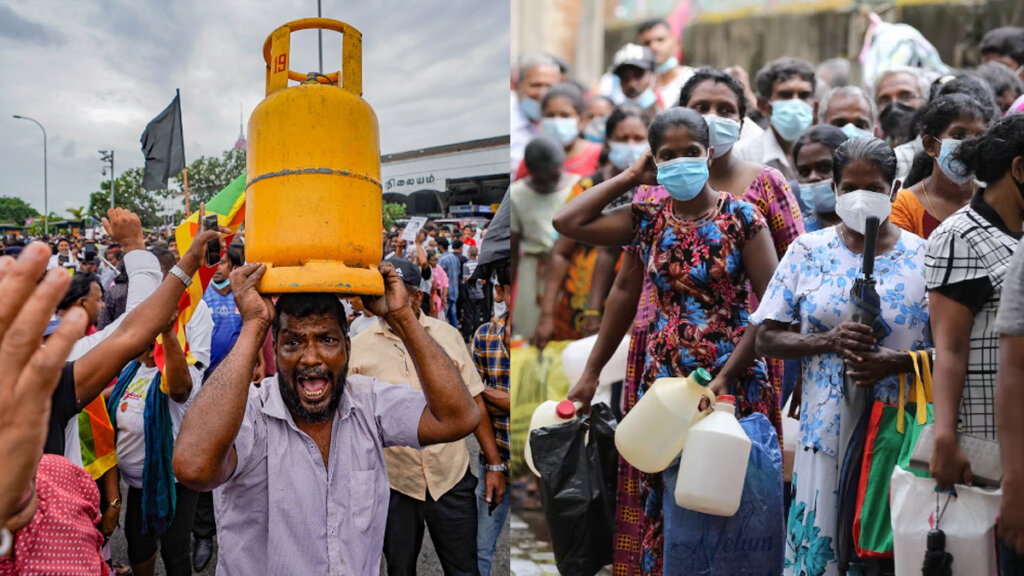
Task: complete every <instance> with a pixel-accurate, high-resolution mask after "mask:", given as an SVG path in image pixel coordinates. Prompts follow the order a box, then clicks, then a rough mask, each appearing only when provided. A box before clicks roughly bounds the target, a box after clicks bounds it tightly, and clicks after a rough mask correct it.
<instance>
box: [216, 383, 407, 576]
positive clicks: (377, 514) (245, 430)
mask: <svg viewBox="0 0 1024 576" xmlns="http://www.w3.org/2000/svg"><path fill="white" fill-rule="evenodd" d="M425 406H426V398H424V396H423V393H422V392H420V391H419V390H414V389H412V388H410V387H408V386H392V385H391V384H388V383H386V382H381V381H379V380H376V379H374V378H369V377H366V376H360V375H350V376H349V377H348V380H347V381H346V383H345V389H344V392H343V393H342V396H341V402H340V403H339V404H338V414H337V417H336V418H335V419H334V424H333V428H332V432H331V449H330V455H329V456H328V466H327V468H326V469H325V468H324V462H323V457H322V456H321V455H320V449H319V448H317V446H316V443H315V442H314V441H313V440H312V439H311V438H310V437H309V436H307V435H306V434H305V433H304V432H302V431H301V430H299V429H298V427H296V426H295V422H294V420H293V419H292V416H291V413H289V411H288V408H287V407H286V406H285V403H284V401H283V400H282V399H281V393H280V390H279V389H278V383H277V377H276V376H271V377H270V378H267V379H265V380H263V383H262V385H261V386H260V387H259V388H256V387H253V388H250V390H249V400H248V404H247V406H246V410H245V417H244V418H243V420H242V426H241V428H240V430H239V432H238V436H237V437H236V438H235V444H234V446H235V451H236V452H237V454H238V466H237V467H236V468H235V473H234V474H233V475H232V476H231V478H230V479H228V481H227V482H225V483H224V484H223V485H222V486H220V487H219V488H217V489H216V490H215V491H214V503H215V510H216V514H217V540H218V545H219V555H218V562H217V574H218V576H233V575H245V576H253V575H259V574H310V575H319V574H324V575H326V574H330V575H335V574H338V575H340V574H345V575H349V574H365V575H373V576H376V575H377V574H378V573H379V570H380V557H381V550H382V548H383V545H384V526H385V524H386V521H387V515H388V501H389V496H390V489H389V486H388V473H387V466H386V464H385V462H384V450H383V449H384V447H386V446H411V447H413V448H420V445H419V440H418V429H419V422H420V416H421V415H422V414H423V409H424V407H425Z"/></svg>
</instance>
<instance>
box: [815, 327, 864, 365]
mask: <svg viewBox="0 0 1024 576" xmlns="http://www.w3.org/2000/svg"><path fill="white" fill-rule="evenodd" d="M825 342H826V343H827V344H828V347H829V349H830V350H831V351H832V352H835V353H836V354H839V356H841V357H842V358H843V359H845V360H855V361H857V362H864V353H865V352H870V351H872V350H873V349H874V348H875V344H876V341H875V337H874V336H873V332H872V331H871V327H870V326H865V325H863V324H860V323H858V322H849V321H847V322H843V323H842V324H840V325H838V326H836V327H835V328H833V329H831V330H829V331H828V332H826V333H825Z"/></svg>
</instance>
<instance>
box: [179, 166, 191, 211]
mask: <svg viewBox="0 0 1024 576" xmlns="http://www.w3.org/2000/svg"><path fill="white" fill-rule="evenodd" d="M181 173H182V175H183V176H184V179H185V218H188V216H189V214H191V213H192V211H191V210H189V207H188V168H185V169H184V170H182V171H181Z"/></svg>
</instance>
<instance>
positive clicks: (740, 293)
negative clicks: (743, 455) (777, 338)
mask: <svg viewBox="0 0 1024 576" xmlns="http://www.w3.org/2000/svg"><path fill="white" fill-rule="evenodd" d="M765 228H766V224H765V221H764V219H763V218H762V217H761V215H760V213H759V212H758V211H757V209H756V208H754V207H753V206H752V205H750V204H748V203H746V202H743V201H741V200H736V199H735V198H733V197H732V196H731V195H729V194H727V193H720V195H719V198H718V201H717V203H716V205H715V207H714V208H713V209H712V210H711V212H710V213H709V214H708V215H707V216H705V217H704V218H703V219H701V220H680V219H678V218H676V217H675V215H674V214H673V212H672V201H671V200H669V199H665V200H662V201H661V202H650V203H638V204H633V230H634V238H635V240H634V244H633V245H634V247H635V249H636V250H637V254H638V256H639V260H640V262H641V263H642V264H643V265H644V275H645V276H646V278H647V279H648V280H650V282H651V284H652V286H653V296H654V299H655V302H656V307H655V309H654V311H653V312H654V313H653V314H652V315H651V316H650V317H649V319H648V325H647V330H646V333H647V346H646V351H645V359H644V369H643V372H642V374H641V376H640V389H641V390H646V389H647V388H649V387H650V385H651V384H653V383H654V381H655V380H656V379H658V378H662V377H673V376H684V375H686V374H689V373H690V372H692V371H694V370H696V369H697V368H706V369H707V370H708V371H710V372H711V373H712V374H717V373H718V372H719V371H720V370H721V368H722V367H723V366H724V365H725V363H726V361H727V360H728V359H729V356H730V355H731V354H732V352H733V350H735V348H736V345H737V344H739V342H740V340H741V339H742V338H743V333H744V330H745V329H746V326H747V324H748V320H749V313H748V309H747V305H748V304H747V303H748V283H747V274H746V270H745V269H744V267H743V259H742V251H743V248H744V246H746V244H747V242H749V241H750V240H751V239H752V238H753V237H754V236H755V235H756V234H757V233H758V232H760V231H761V230H762V229H765ZM732 394H733V395H734V396H736V407H737V412H738V417H742V416H746V415H748V414H751V413H753V412H761V413H762V414H765V415H766V416H768V417H769V419H773V418H774V416H775V415H776V414H777V410H778V406H777V401H776V395H775V393H774V390H773V389H772V386H771V384H769V382H768V375H767V372H766V369H765V364H764V361H763V360H761V359H757V360H755V361H754V363H753V364H752V366H751V367H750V369H749V370H748V371H747V372H746V373H745V374H744V375H743V376H742V377H741V378H740V379H739V381H738V382H736V383H735V387H734V390H732ZM641 396H642V394H641ZM662 492H663V484H662V479H661V475H660V474H644V475H643V476H642V492H641V498H642V500H643V502H644V510H645V514H644V524H645V526H644V537H643V543H642V551H641V567H642V571H643V572H644V573H646V574H660V573H661V561H662V550H663V547H664V537H663V532H662V529H661V528H662V516H661V514H660V513H659V512H658V511H660V510H661V498H662Z"/></svg>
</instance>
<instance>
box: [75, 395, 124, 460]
mask: <svg viewBox="0 0 1024 576" xmlns="http://www.w3.org/2000/svg"><path fill="white" fill-rule="evenodd" d="M78 438H79V440H80V441H81V445H82V467H83V468H85V470H86V472H88V473H89V474H90V475H91V476H92V477H93V479H94V480H99V479H100V477H101V476H103V475H104V474H106V472H107V471H108V470H110V469H111V468H113V467H114V466H117V453H116V452H115V451H114V448H115V438H116V436H115V434H114V427H113V426H111V424H110V416H108V415H107V404H106V402H104V401H103V396H102V395H100V396H97V397H96V399H95V400H93V401H92V402H90V403H89V405H88V406H86V407H85V409H84V410H82V411H81V412H79V413H78Z"/></svg>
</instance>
